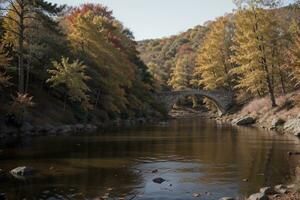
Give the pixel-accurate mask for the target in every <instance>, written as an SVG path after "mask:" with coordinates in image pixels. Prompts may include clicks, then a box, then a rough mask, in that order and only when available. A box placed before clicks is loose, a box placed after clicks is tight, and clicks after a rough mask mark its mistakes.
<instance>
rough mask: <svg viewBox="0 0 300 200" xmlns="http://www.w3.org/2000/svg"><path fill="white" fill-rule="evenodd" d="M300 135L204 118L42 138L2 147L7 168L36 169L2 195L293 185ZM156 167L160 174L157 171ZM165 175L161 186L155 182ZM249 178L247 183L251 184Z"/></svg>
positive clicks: (0, 188)
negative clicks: (226, 123)
mask: <svg viewBox="0 0 300 200" xmlns="http://www.w3.org/2000/svg"><path fill="white" fill-rule="evenodd" d="M299 144H300V143H299V140H298V139H296V138H294V137H288V136H278V135H276V134H274V133H270V132H267V131H263V130H258V129H256V128H236V127H231V126H229V125H221V124H217V123H216V122H215V121H212V120H204V119H199V118H191V119H179V120H174V121H171V122H170V123H169V124H166V125H156V126H142V127H136V128H131V129H129V130H122V131H116V132H112V133H106V134H101V135H90V136H71V137H41V138H35V139H27V140H25V141H22V142H20V143H19V144H18V145H17V146H14V147H10V148H6V149H2V150H0V169H3V170H6V171H8V170H11V169H13V168H15V167H18V166H24V165H25V166H31V167H33V168H35V169H36V170H37V171H38V173H37V174H36V175H35V176H32V177H29V178H27V179H16V178H13V177H10V178H7V179H6V180H4V181H2V182H0V193H5V194H6V197H7V199H8V200H19V199H27V200H33V199H47V200H61V199H89V200H90V199H91V200H92V199H93V200H94V199H95V200H96V199H101V197H103V198H104V199H105V198H107V197H108V198H109V199H122V198H124V199H166V200H167V199H185V200H188V199H197V198H198V197H195V196H199V195H200V197H199V199H201V200H216V199H219V198H221V197H224V196H231V197H242V196H247V195H249V194H250V193H254V192H256V191H257V190H258V189H259V188H260V187H263V186H270V185H275V184H278V183H289V182H290V181H292V180H293V174H294V169H295V166H296V161H295V159H294V158H293V157H289V156H288V155H287V152H288V151H297V150H299ZM153 172H155V173H153ZM157 177H161V178H163V179H165V180H166V181H165V182H163V183H162V184H157V183H154V182H153V179H154V178H157ZM246 179H247V181H246Z"/></svg>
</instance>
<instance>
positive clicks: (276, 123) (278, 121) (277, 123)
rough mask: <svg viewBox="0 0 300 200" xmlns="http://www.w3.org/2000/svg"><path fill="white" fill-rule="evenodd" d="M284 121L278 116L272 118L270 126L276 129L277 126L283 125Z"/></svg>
mask: <svg viewBox="0 0 300 200" xmlns="http://www.w3.org/2000/svg"><path fill="white" fill-rule="evenodd" d="M284 123H285V121H284V120H283V119H280V118H274V119H273V120H272V124H271V127H272V129H276V128H278V127H279V126H283V125H284Z"/></svg>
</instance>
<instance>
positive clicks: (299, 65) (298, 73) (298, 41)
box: [289, 21, 300, 86]
mask: <svg viewBox="0 0 300 200" xmlns="http://www.w3.org/2000/svg"><path fill="white" fill-rule="evenodd" d="M290 32H291V34H292V36H293V38H294V43H293V46H292V48H291V49H290V51H289V58H290V61H291V62H290V64H291V71H292V74H291V75H292V77H293V80H294V81H295V82H296V86H299V84H300V28H299V25H298V24H297V23H296V22H295V21H294V22H293V23H292V24H291V27H290Z"/></svg>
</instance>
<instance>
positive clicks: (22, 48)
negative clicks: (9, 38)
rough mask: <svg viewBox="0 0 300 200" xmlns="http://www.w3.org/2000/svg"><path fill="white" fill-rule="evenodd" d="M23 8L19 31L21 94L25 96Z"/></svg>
mask: <svg viewBox="0 0 300 200" xmlns="http://www.w3.org/2000/svg"><path fill="white" fill-rule="evenodd" d="M23 9H24V8H23V7H21V9H20V27H19V28H20V29H19V34H20V35H19V41H18V42H19V52H18V53H19V93H21V94H24V93H25V87H24V77H25V74H24V31H25V25H24V12H23Z"/></svg>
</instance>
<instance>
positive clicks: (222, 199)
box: [220, 197, 234, 200]
mask: <svg viewBox="0 0 300 200" xmlns="http://www.w3.org/2000/svg"><path fill="white" fill-rule="evenodd" d="M220 200H234V198H232V197H223V198H221V199H220Z"/></svg>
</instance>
